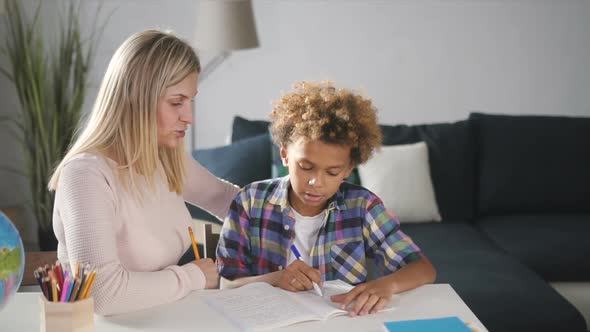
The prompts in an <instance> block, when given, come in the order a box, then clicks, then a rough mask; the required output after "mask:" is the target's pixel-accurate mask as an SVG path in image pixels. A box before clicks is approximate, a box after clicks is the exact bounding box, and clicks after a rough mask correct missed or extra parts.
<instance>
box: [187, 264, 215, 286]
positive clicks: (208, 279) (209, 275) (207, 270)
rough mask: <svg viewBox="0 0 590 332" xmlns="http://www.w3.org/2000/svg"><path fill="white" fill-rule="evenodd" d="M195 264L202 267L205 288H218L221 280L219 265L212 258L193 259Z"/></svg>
mask: <svg viewBox="0 0 590 332" xmlns="http://www.w3.org/2000/svg"><path fill="white" fill-rule="evenodd" d="M193 264H195V265H196V266H198V267H199V269H201V272H203V274H204V275H205V288H207V289H210V288H216V287H217V282H218V280H219V273H218V272H217V265H215V263H214V262H213V260H212V259H211V258H205V259H197V260H195V261H193Z"/></svg>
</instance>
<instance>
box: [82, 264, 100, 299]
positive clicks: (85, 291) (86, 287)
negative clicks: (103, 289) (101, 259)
mask: <svg viewBox="0 0 590 332" xmlns="http://www.w3.org/2000/svg"><path fill="white" fill-rule="evenodd" d="M95 275H96V272H94V271H92V272H90V274H88V277H87V278H86V281H85V282H84V288H83V289H82V293H81V294H80V295H79V296H78V298H79V299H80V300H84V299H85V298H86V296H88V290H89V289H90V284H91V282H92V281H94V276H95Z"/></svg>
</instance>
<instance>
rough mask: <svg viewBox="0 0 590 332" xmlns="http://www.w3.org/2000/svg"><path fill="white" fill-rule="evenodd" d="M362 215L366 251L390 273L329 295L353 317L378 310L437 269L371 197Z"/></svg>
mask: <svg viewBox="0 0 590 332" xmlns="http://www.w3.org/2000/svg"><path fill="white" fill-rule="evenodd" d="M374 198H375V200H374V201H373V202H370V203H369V205H368V208H367V213H366V216H365V224H364V226H363V234H365V237H366V250H367V251H369V252H372V253H373V254H374V256H375V259H376V263H377V264H379V265H381V266H383V267H384V268H385V269H386V270H387V271H389V274H388V275H386V276H384V277H381V278H379V279H377V280H374V281H370V282H367V283H364V284H361V285H358V286H357V287H355V288H354V289H353V290H351V291H350V292H348V293H346V294H341V295H337V296H334V297H332V301H334V302H338V303H340V304H341V308H343V309H344V308H347V307H348V305H349V304H350V303H351V302H352V301H353V300H355V304H354V306H352V307H351V308H349V312H350V314H351V315H352V316H354V315H357V314H361V315H363V314H367V313H374V312H377V311H379V310H381V309H383V308H384V307H385V305H387V303H388V302H389V301H390V299H391V296H392V295H393V294H395V293H399V292H403V291H406V290H409V289H413V288H416V287H418V286H421V285H423V284H426V283H432V282H434V280H435V279H436V270H435V269H434V266H433V265H432V264H431V263H430V260H428V258H426V257H425V256H424V255H423V254H422V252H421V251H420V248H418V246H416V245H415V244H414V243H413V241H412V239H411V238H410V237H409V236H407V235H406V234H404V233H403V232H402V231H401V230H400V224H399V221H398V220H397V219H396V218H395V217H394V216H393V214H392V213H391V212H390V211H389V210H387V209H386V208H385V206H384V205H383V203H382V202H381V200H380V199H379V198H377V197H374Z"/></svg>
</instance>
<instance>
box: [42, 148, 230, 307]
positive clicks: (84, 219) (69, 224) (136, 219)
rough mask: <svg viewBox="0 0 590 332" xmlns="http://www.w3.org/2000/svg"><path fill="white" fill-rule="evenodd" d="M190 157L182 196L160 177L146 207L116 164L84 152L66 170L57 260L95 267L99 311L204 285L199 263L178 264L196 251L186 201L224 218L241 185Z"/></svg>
mask: <svg viewBox="0 0 590 332" xmlns="http://www.w3.org/2000/svg"><path fill="white" fill-rule="evenodd" d="M187 159H188V160H189V162H188V164H189V166H188V172H187V174H188V176H187V179H186V183H185V186H184V194H183V195H182V196H180V195H177V194H176V193H174V192H170V191H169V189H168V185H167V182H166V181H165V179H163V178H162V177H161V176H160V177H158V181H157V183H156V188H155V189H156V190H155V192H152V191H151V190H150V188H149V187H148V186H147V184H146V185H145V186H144V187H145V190H143V193H144V194H145V195H144V198H143V199H144V201H143V204H142V203H139V202H138V201H137V200H135V199H134V198H133V197H132V196H131V195H130V193H129V192H127V191H126V190H124V189H123V187H122V185H121V183H120V182H119V181H118V180H117V177H116V175H115V173H114V167H115V166H116V163H115V162H114V161H113V160H111V159H108V158H105V157H104V156H102V155H99V154H92V153H83V154H80V155H77V156H75V157H74V158H72V159H71V160H69V161H68V162H67V163H66V165H65V167H64V168H63V172H62V174H61V176H60V180H59V184H58V188H57V191H56V196H55V208H54V213H53V229H54V231H55V234H56V236H57V239H58V240H59V245H58V248H57V255H58V258H59V260H60V261H62V262H64V263H72V264H74V263H76V262H89V263H90V264H92V265H94V266H96V268H97V276H96V279H95V282H94V286H93V289H92V296H93V298H94V305H95V311H96V313H98V314H101V315H112V314H119V313H124V312H130V311H135V310H140V309H144V308H148V307H153V306H156V305H159V304H163V303H168V302H172V301H175V300H178V299H180V298H182V297H184V296H185V295H187V294H188V293H189V292H190V291H193V290H197V289H202V288H203V287H204V285H205V277H204V275H203V273H202V272H201V270H200V269H199V268H198V267H197V266H196V265H194V264H193V263H189V264H186V265H183V266H178V265H176V263H177V262H178V259H179V258H180V256H181V255H182V254H183V253H184V252H185V251H186V250H187V249H188V248H189V246H190V238H189V235H188V231H187V227H188V226H189V225H191V217H190V215H189V213H188V210H187V208H186V206H185V205H184V201H187V202H190V203H192V204H195V205H198V206H201V207H203V208H205V209H206V210H208V211H210V212H211V213H213V214H214V215H216V216H218V217H221V218H223V217H225V215H226V213H227V210H228V208H229V204H230V202H231V200H232V199H233V197H234V196H235V194H236V193H237V191H238V190H239V188H237V187H236V186H233V185H231V184H230V183H228V182H225V181H222V180H220V179H218V178H217V177H215V176H214V175H212V174H211V173H209V172H208V171H207V170H206V169H205V168H204V167H203V166H201V165H200V164H198V163H197V162H196V161H195V160H194V159H192V158H191V157H190V156H188V155H187Z"/></svg>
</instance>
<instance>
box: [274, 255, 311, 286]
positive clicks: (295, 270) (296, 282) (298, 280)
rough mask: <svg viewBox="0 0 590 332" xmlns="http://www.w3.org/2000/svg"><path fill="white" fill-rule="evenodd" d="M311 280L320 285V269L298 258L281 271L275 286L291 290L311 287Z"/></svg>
mask: <svg viewBox="0 0 590 332" xmlns="http://www.w3.org/2000/svg"><path fill="white" fill-rule="evenodd" d="M312 281H313V282H315V283H317V284H318V285H320V286H321V285H322V277H321V275H320V271H319V270H317V269H314V268H312V267H311V266H309V265H307V264H305V263H304V262H302V261H300V260H295V261H294V262H293V263H291V264H289V266H287V267H286V268H285V269H284V270H282V271H281V273H280V276H279V282H278V283H277V286H278V287H280V288H281V289H284V290H288V291H291V292H299V291H303V290H307V289H312V288H313V284H312Z"/></svg>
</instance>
